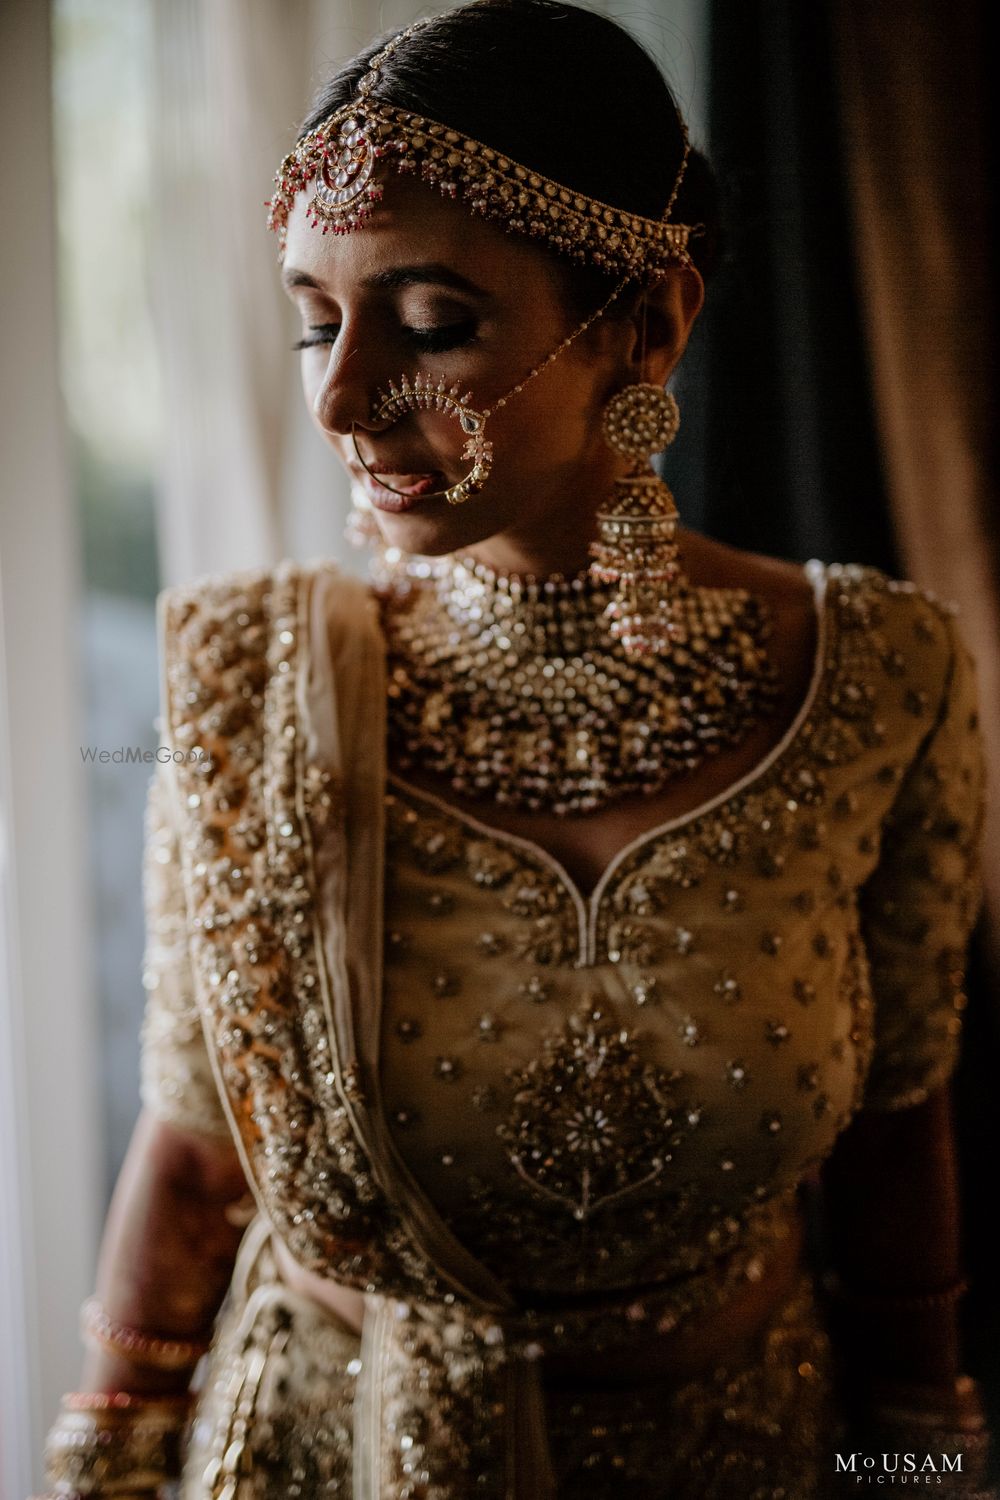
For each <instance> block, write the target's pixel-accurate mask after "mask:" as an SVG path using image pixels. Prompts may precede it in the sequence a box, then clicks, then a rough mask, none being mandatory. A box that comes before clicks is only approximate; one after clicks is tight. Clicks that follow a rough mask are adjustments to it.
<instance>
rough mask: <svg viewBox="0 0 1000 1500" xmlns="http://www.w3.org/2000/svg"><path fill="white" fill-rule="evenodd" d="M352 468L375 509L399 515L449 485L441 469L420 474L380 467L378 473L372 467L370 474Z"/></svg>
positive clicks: (419, 472)
mask: <svg viewBox="0 0 1000 1500" xmlns="http://www.w3.org/2000/svg"><path fill="white" fill-rule="evenodd" d="M382 462H383V463H384V462H385V461H384V460H383V461H382ZM350 468H351V473H352V474H353V475H354V477H355V479H356V480H357V482H358V484H360V485H361V487H362V489H363V490H364V491H365V493H366V494H367V496H368V498H369V500H370V501H371V503H372V505H373V506H374V507H375V509H376V510H383V511H391V512H394V513H397V514H398V513H399V512H401V511H405V510H410V509H412V507H413V506H415V505H419V503H420V501H421V500H422V498H423V497H424V495H426V494H429V493H430V492H432V491H437V490H443V489H446V488H447V486H448V480H447V479H446V477H445V476H444V474H442V472H441V470H440V469H432V470H424V471H417V470H415V469H403V468H402V467H400V468H399V469H389V468H381V467H380V468H379V469H377V470H376V469H375V468H374V465H373V466H372V472H371V473H370V474H369V473H367V472H366V471H365V470H364V469H363V468H362V467H361V466H360V465H359V464H351V465H350ZM388 486H391V488H388Z"/></svg>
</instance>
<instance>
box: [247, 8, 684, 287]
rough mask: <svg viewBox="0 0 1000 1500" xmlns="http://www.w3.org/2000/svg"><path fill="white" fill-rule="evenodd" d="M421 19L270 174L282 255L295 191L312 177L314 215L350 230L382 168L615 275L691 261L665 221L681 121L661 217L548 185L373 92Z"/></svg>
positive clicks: (679, 235) (326, 224)
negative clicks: (413, 175)
mask: <svg viewBox="0 0 1000 1500" xmlns="http://www.w3.org/2000/svg"><path fill="white" fill-rule="evenodd" d="M433 19H435V18H434V17H431V16H427V17H424V18H423V19H422V20H420V21H417V22H415V23H414V24H413V25H412V26H408V27H407V28H406V30H405V31H402V32H400V33H399V35H398V36H396V37H394V38H393V39H392V41H390V42H389V43H388V44H387V45H386V46H385V47H383V48H382V50H381V52H378V53H377V54H376V55H375V57H373V58H372V60H371V63H370V64H369V67H368V71H367V73H365V75H364V76H363V77H362V78H361V80H360V81H359V83H358V88H357V94H356V97H355V98H354V100H352V102H351V103H350V104H348V105H345V106H343V107H342V108H341V109H338V110H337V111H336V112H335V113H334V114H332V115H331V116H330V117H329V119H327V120H324V121H323V123H322V124H321V125H318V126H317V127H316V129H315V130H312V131H310V132H309V134H308V135H306V136H303V138H302V140H300V141H299V142H298V144H297V145H296V146H295V148H294V150H293V151H291V152H290V153H289V154H288V156H286V157H285V159H284V161H283V162H282V163H281V166H280V167H279V169H278V171H277V173H276V175H275V188H274V193H273V195H272V197H271V199H270V200H269V202H268V204H267V208H268V211H269V212H268V225H269V227H270V228H271V229H273V230H275V231H276V232H277V234H278V254H279V259H280V258H281V257H282V256H283V255H284V250H285V236H286V231H287V225H288V217H289V214H290V213H291V209H292V205H293V203H294V202H295V198H296V195H297V194H298V193H300V192H302V191H303V190H304V189H305V188H307V187H308V186H309V184H310V183H313V182H314V183H315V184H316V186H315V189H314V191H313V196H312V198H311V199H310V201H309V212H310V222H311V223H313V224H314V225H317V226H320V225H321V226H322V228H323V232H324V233H326V232H328V231H329V230H332V231H333V232H334V233H335V234H347V233H349V232H350V231H351V230H353V229H356V228H357V227H358V226H359V225H360V224H363V223H364V221H365V219H367V218H368V217H369V216H370V214H371V212H372V205H373V204H374V203H376V202H377V201H378V200H379V199H380V198H381V196H382V183H381V181H380V180H379V179H380V175H382V171H383V168H384V166H392V167H394V168H395V170H396V171H398V172H417V171H419V173H420V175H421V177H423V178H424V179H425V180H426V181H427V182H429V183H431V184H433V185H434V186H436V187H438V188H439V189H440V190H441V192H442V193H445V194H447V195H448V196H449V197H452V198H462V199H464V200H465V201H466V202H467V203H468V205H469V207H470V208H471V209H472V210H473V212H475V213H478V214H482V215H483V217H484V218H487V219H490V220H493V221H494V222H496V223H498V224H500V225H501V227H502V228H504V229H506V230H509V231H511V232H512V233H520V234H527V235H531V236H533V237H535V238H537V239H541V240H543V241H544V242H545V243H546V244H547V245H548V246H549V247H550V248H551V249H553V250H555V251H556V252H558V253H559V254H560V255H565V256H568V257H570V258H571V259H573V260H577V261H583V262H585V263H587V264H589V265H593V266H596V267H599V268H600V269H602V270H604V271H606V272H608V273H609V274H611V275H615V276H619V277H621V276H627V277H632V276H641V275H644V276H646V277H655V276H656V275H657V273H660V272H663V271H664V270H665V269H666V268H667V267H668V266H672V265H673V266H676V265H689V264H690V256H689V253H688V248H687V246H688V238H689V236H690V234H691V232H692V226H691V225H689V224H678V223H674V222H672V221H671V219H670V215H671V212H672V211H673V207H674V203H675V202H676V200H677V194H678V192H679V190H680V185H681V182H682V180H683V177H684V172H685V170H686V168H687V160H688V154H689V152H690V144H689V141H688V137H687V129H686V127H685V125H684V121H683V119H681V120H680V125H681V130H682V132H683V136H684V151H683V155H682V157H681V163H680V168H679V170H678V173H677V179H676V181H675V183H674V187H673V191H672V192H671V194H670V200H669V202H668V203H667V206H666V208H665V209H664V212H663V217H662V218H660V219H649V218H645V217H643V215H641V214H634V213H630V212H629V211H628V210H627V209H622V208H614V207H612V206H611V205H610V204H607V203H602V202H601V201H600V200H599V199H596V198H588V197H587V196H586V195H585V194H583V193H579V192H577V191H575V189H573V188H568V187H564V186H563V185H562V184H560V183H558V182H553V181H552V180H551V179H550V178H548V177H543V176H542V175H541V173H539V172H535V171H533V170H532V169H531V168H530V167H526V166H522V165H521V164H520V163H519V162H516V161H513V160H511V158H510V157H508V156H506V155H504V153H503V152H500V151H496V150H494V149H493V147H491V146H488V145H484V144H483V142H482V141H476V140H473V139H472V138H471V137H470V136H466V135H463V134H462V132H461V131H458V130H453V129H452V128H451V127H450V126H448V125H445V124H442V123H441V122H440V121H437V120H429V119H427V118H426V117H424V116H423V115H418V114H414V113H413V112H412V111H410V110H406V109H398V108H396V106H395V105H392V104H386V103H383V102H382V101H381V100H376V99H374V98H373V97H372V93H373V90H374V88H375V86H376V84H377V83H378V81H379V78H380V76H381V66H382V64H383V63H384V62H385V61H386V59H387V58H389V57H390V56H391V55H392V53H393V52H395V50H396V49H397V47H399V46H400V44H401V43H402V42H404V41H405V40H406V39H407V38H408V37H410V36H412V35H413V33H414V32H415V31H417V30H419V29H420V28H421V27H422V26H426V25H427V24H428V22H429V21H431V20H433Z"/></svg>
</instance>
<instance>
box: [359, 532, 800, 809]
mask: <svg viewBox="0 0 1000 1500" xmlns="http://www.w3.org/2000/svg"><path fill="white" fill-rule="evenodd" d="M371 578H372V583H373V586H374V588H375V592H376V594H377V596H378V598H379V601H380V608H381V613H382V623H383V629H384V631H385V634H386V639H387V645H388V673H389V686H388V692H389V726H388V741H389V750H390V757H391V759H392V762H393V764H394V765H395V766H397V767H398V768H399V769H400V770H404V771H405V770H407V769H408V768H410V767H421V768H423V769H425V770H428V771H434V772H437V773H443V774H445V775H446V776H447V777H448V778H449V780H450V784H451V786H452V788H453V789H454V790H455V791H456V792H458V793H461V794H464V795H466V796H473V797H489V798H492V799H494V800H495V801H496V802H498V803H503V804H504V805H506V806H508V807H520V808H526V809H530V810H536V811H537V810H544V811H547V812H552V813H557V814H563V815H564V814H568V813H576V812H590V811H592V810H594V809H596V808H600V807H603V806H605V805H606V804H608V803H610V802H612V801H614V800H616V799H617V798H619V797H622V796H625V795H626V794H628V793H634V792H643V793H649V792H654V791H656V790H657V789H658V788H660V787H662V786H663V785H664V784H665V783H666V782H668V781H669V780H671V778H673V777H675V776H678V775H680V774H682V773H684V772H686V771H692V770H694V769H695V768H696V767H697V766H699V765H701V764H702V762H703V761H705V760H706V759H707V758H708V757H710V756H711V755H713V754H715V753H717V752H718V751H719V750H721V749H723V748H724V747H725V746H732V745H736V744H738V743H740V742H741V741H742V740H743V739H744V738H745V737H746V736H747V734H748V733H749V732H750V730H751V729H752V728H753V727H754V726H755V725H756V724H757V723H758V722H759V721H760V720H761V719H763V718H765V717H767V715H768V714H769V713H770V712H771V711H772V710H773V706H774V700H775V698H776V696H777V693H778V684H777V681H776V679H777V671H776V668H775V667H774V665H773V663H772V662H771V660H770V659H769V657H768V655H767V652H766V650H765V642H766V640H767V638H768V637H769V635H770V633H771V628H772V622H771V617H770V612H769V610H768V609H767V606H766V605H765V604H764V603H763V601H761V600H759V599H757V598H756V597H755V596H754V595H752V594H750V593H749V592H747V591H746V590H744V589H719V588H704V587H695V586H693V585H691V584H690V583H689V582H688V581H687V579H686V578H685V577H684V576H683V574H681V575H680V576H679V577H678V578H677V579H676V581H675V582H674V583H673V585H672V598H673V599H674V600H675V601H676V603H675V611H676V613H675V618H676V620H677V623H678V625H679V627H680V633H679V634H678V636H677V638H676V639H675V641H674V643H673V644H672V646H671V648H670V650H669V651H667V652H663V653H657V654H655V655H652V656H649V657H645V658H640V659H639V660H636V659H634V658H631V657H629V656H627V655H626V653H625V651H624V649H623V648H622V645H621V643H620V642H618V641H616V640H614V639H613V637H612V635H611V630H610V625H609V623H608V621H607V620H606V619H605V616H604V611H605V607H606V605H607V603H608V600H609V598H610V596H611V590H610V588H609V586H608V585H605V584H602V583H600V582H598V581H596V580H595V579H594V578H593V576H592V574H591V573H590V572H589V570H587V571H584V572H581V573H579V574H576V575H574V576H564V575H562V574H553V575H551V576H549V577H545V578H533V577H530V576H528V575H523V576H521V577H510V578H508V577H505V576H504V575H503V574H501V573H498V572H495V571H494V570H492V569H491V568H489V567H487V566H486V565H485V564H483V563H480V562H477V561H476V560H475V559H474V558H472V557H470V556H463V555H460V554H458V553H451V554H448V555H446V556H445V557H440V558H433V557H421V556H418V555H417V554H413V553H405V552H401V551H399V549H386V548H377V549H376V552H375V555H374V556H373V557H372V560H371Z"/></svg>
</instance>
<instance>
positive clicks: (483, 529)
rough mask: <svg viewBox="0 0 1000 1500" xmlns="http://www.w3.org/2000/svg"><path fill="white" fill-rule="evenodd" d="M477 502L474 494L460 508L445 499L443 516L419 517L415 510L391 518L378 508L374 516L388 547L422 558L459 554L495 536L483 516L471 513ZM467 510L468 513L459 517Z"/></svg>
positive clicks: (485, 517) (491, 525)
mask: <svg viewBox="0 0 1000 1500" xmlns="http://www.w3.org/2000/svg"><path fill="white" fill-rule="evenodd" d="M478 499H479V496H478V495H473V496H472V497H471V498H470V499H469V500H467V501H465V502H464V505H461V506H457V505H455V506H452V505H449V504H448V502H447V500H442V501H441V502H440V503H441V505H442V506H443V507H444V509H445V511H446V514H445V515H432V514H430V513H429V512H428V513H427V514H424V515H420V514H417V513H416V512H414V511H408V512H404V513H402V514H399V515H393V514H391V513H389V512H385V511H380V510H377V509H374V510H373V514H374V515H375V517H376V519H377V524H378V528H379V532H380V533H381V536H382V540H383V542H384V543H385V545H386V546H387V547H399V548H400V549H401V550H402V551H403V552H411V553H415V554H417V555H419V556H421V557H442V556H443V555H444V554H445V553H447V552H458V551H462V550H464V549H465V548H466V547H472V546H475V545H476V544H477V543H478V542H482V541H485V540H486V539H487V537H491V536H495V535H496V532H497V526H496V524H495V522H494V521H492V520H491V519H490V518H489V517H487V516H486V514H485V513H480V514H479V515H476V514H475V512H473V511H472V510H471V507H472V506H473V505H474V504H475V502H476V500H478ZM466 509H468V510H469V514H467V515H462V514H460V512H461V511H463V510H466Z"/></svg>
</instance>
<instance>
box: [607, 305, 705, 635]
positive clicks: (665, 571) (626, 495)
mask: <svg viewBox="0 0 1000 1500" xmlns="http://www.w3.org/2000/svg"><path fill="white" fill-rule="evenodd" d="M645 345H646V308H645V306H644V307H643V331H642V363H643V365H645V355H646V349H645ZM680 420H681V418H680V410H679V409H678V406H677V402H676V400H675V399H674V397H673V396H672V395H671V394H670V392H669V391H666V390H664V389H663V388H662V387H660V386H657V385H651V384H649V383H648V382H647V381H640V382H637V383H636V384H634V385H627V386H625V387H624V389H623V390H620V391H618V392H617V394H616V395H614V396H612V397H611V399H610V401H609V402H608V403H607V405H606V407H605V409H604V422H603V427H604V437H605V440H606V441H607V443H608V445H609V447H611V448H612V449H614V451H615V452H616V453H619V454H622V455H623V456H624V457H625V458H627V459H628V460H629V469H628V472H627V473H626V474H625V475H623V476H622V477H621V478H620V479H616V480H615V483H614V486H613V488H612V492H611V496H610V499H609V501H608V503H607V505H606V506H605V507H603V508H602V509H601V510H599V511H598V513H597V524H598V536H597V540H596V541H594V542H592V543H591V545H590V555H591V557H592V558H593V561H592V562H591V565H590V572H591V576H592V577H593V578H596V579H598V580H599V581H600V582H601V583H610V584H614V585H615V593H614V594H613V595H612V598H611V600H610V602H609V604H608V606H607V609H606V611H605V613H606V615H607V617H608V619H609V620H610V622H611V625H610V629H611V635H612V637H613V638H614V639H615V640H619V641H621V643H622V645H623V646H624V647H625V649H626V651H628V652H630V653H632V654H635V655H641V654H646V653H650V652H657V651H665V650H667V649H668V648H669V647H670V646H671V645H672V644H673V643H674V642H676V641H680V640H683V639H684V638H685V635H686V632H685V630H684V627H683V625H682V624H681V623H680V621H679V620H678V618H677V610H676V600H675V599H674V597H673V593H674V584H675V583H676V582H677V580H678V578H679V577H680V573H681V568H680V564H679V562H678V558H677V551H678V549H677V543H676V541H675V540H674V536H675V532H676V529H677V521H678V513H677V505H676V503H675V501H674V497H673V494H672V493H671V490H670V488H669V486H668V485H667V484H666V483H665V482H664V481H663V479H661V477H660V476H659V474H657V473H656V471H655V469H654V468H653V466H652V463H651V462H650V460H651V459H652V458H653V457H654V455H655V454H657V453H661V452H662V451H663V449H664V448H666V447H667V446H668V445H669V444H670V443H672V442H673V440H674V438H675V437H676V436H677V429H678V428H679V426H680Z"/></svg>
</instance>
